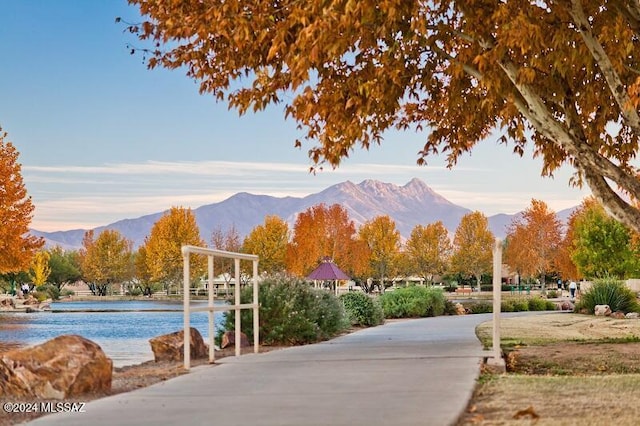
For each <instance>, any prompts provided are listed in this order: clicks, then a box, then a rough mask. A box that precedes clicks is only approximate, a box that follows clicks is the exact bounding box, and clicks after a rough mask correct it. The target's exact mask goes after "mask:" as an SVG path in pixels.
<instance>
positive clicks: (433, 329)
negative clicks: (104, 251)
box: [30, 314, 491, 426]
mask: <svg viewBox="0 0 640 426" xmlns="http://www.w3.org/2000/svg"><path fill="white" fill-rule="evenodd" d="M488 320H491V315H490V314H484V315H464V316H447V317H435V318H424V319H416V320H407V321H395V322H388V323H387V324H385V325H383V326H379V327H374V328H370V329H365V330H361V331H358V332H355V333H352V334H349V335H345V336H342V337H339V338H337V339H333V340H330V341H327V342H323V343H318V344H314V345H307V346H300V347H293V348H288V349H284V350H278V351H272V352H268V353H263V354H251V355H243V356H241V357H238V358H234V357H229V358H223V359H221V360H219V361H218V362H217V363H218V365H217V366H208V365H207V366H200V367H195V368H192V369H191V372H190V373H189V374H186V375H183V376H180V377H177V378H175V379H171V380H168V381H166V382H163V383H159V384H156V385H153V386H150V387H147V388H143V389H139V390H136V391H133V392H129V393H123V394H118V395H114V396H111V397H107V398H103V399H99V400H96V401H92V402H90V403H88V404H87V405H86V406H85V407H84V410H85V412H84V413H59V414H53V415H49V416H45V417H41V418H39V419H37V420H35V421H34V422H32V423H30V424H34V425H36V424H37V425H65V426H71V425H87V424H90V425H92V426H95V425H177V424H181V423H182V424H185V425H187V424H188V425H211V424H214V425H225V426H229V425H238V426H240V425H242V426H245V425H277V426H284V425H292V426H294V425H295V426H305V425H318V426H321V425H363V426H364V425H367V426H375V425H380V426H382V425H384V426H386V425H398V426H399V425H428V426H439V425H443V426H444V425H451V424H454V423H455V422H456V421H457V419H458V416H459V415H460V414H461V413H462V411H463V410H464V409H465V407H466V405H467V403H468V401H469V399H470V397H471V393H472V391H473V388H474V386H475V380H476V378H477V377H478V374H479V370H480V368H479V366H480V363H481V361H482V358H483V357H485V356H487V355H488V352H483V350H482V346H481V344H480V342H479V341H478V339H477V338H476V335H475V327H476V325H478V324H480V323H481V322H484V321H488Z"/></svg>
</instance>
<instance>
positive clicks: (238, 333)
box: [234, 259, 242, 356]
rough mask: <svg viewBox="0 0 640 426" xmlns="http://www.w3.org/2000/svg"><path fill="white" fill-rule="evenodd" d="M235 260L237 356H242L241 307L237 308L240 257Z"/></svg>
mask: <svg viewBox="0 0 640 426" xmlns="http://www.w3.org/2000/svg"><path fill="white" fill-rule="evenodd" d="M234 260H235V275H236V277H235V281H236V303H235V304H236V345H235V346H236V356H240V354H241V352H240V346H241V343H242V342H241V341H240V330H241V328H240V309H237V307H238V306H240V259H234Z"/></svg>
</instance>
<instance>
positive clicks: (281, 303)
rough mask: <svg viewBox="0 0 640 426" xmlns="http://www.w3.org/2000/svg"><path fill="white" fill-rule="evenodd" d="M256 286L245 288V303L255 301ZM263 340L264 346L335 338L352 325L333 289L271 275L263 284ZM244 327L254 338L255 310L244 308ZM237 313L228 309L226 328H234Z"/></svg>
mask: <svg viewBox="0 0 640 426" xmlns="http://www.w3.org/2000/svg"><path fill="white" fill-rule="evenodd" d="M252 298H253V289H252V287H251V286H247V287H246V288H243V289H242V291H241V294H240V299H241V303H251V301H252ZM258 300H259V303H260V315H259V321H260V330H259V331H260V341H261V343H262V344H264V345H300V344H306V343H313V342H319V341H322V340H326V339H329V338H331V337H334V336H335V335H337V334H338V333H339V332H341V331H343V330H344V329H346V328H347V327H348V325H349V323H348V320H347V317H346V315H345V312H344V307H343V305H342V302H340V300H339V299H338V298H337V297H336V296H335V295H333V294H332V293H330V292H327V291H325V290H319V289H314V288H312V287H311V286H310V285H309V284H308V283H306V282H304V281H301V280H297V279H291V278H283V277H274V278H267V279H265V280H264V281H262V282H261V283H260V290H259V293H258ZM240 322H241V329H242V332H243V333H245V334H246V335H247V337H248V338H249V341H251V340H252V339H253V333H252V329H253V310H243V311H241V320H240ZM234 327H235V313H234V312H233V311H228V312H225V313H224V315H223V327H222V329H221V330H218V333H217V336H216V339H217V340H218V342H219V339H220V337H221V335H222V333H223V332H224V331H230V330H234Z"/></svg>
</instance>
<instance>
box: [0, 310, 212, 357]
mask: <svg viewBox="0 0 640 426" xmlns="http://www.w3.org/2000/svg"><path fill="white" fill-rule="evenodd" d="M206 303H207V302H206V301H202V302H198V301H192V303H191V306H206ZM215 303H216V304H224V302H222V301H216V302H215ZM207 318H208V315H207V313H206V312H196V313H193V314H191V316H190V322H191V326H192V327H195V328H196V329H198V331H199V332H200V334H202V337H203V338H204V339H205V341H206V340H207V339H208V335H209V333H208V331H209V327H208V320H207ZM214 318H215V323H216V328H218V327H220V325H221V322H222V313H221V312H216V313H215V317H214ZM182 328H183V313H182V302H169V301H152V300H150V301H96V302H93V301H91V302H54V303H52V304H51V312H37V313H0V341H2V342H11V343H18V344H21V345H33V344H39V343H43V342H45V341H47V340H50V339H52V338H54V337H57V336H60V335H63V334H78V335H80V336H83V337H85V338H87V339H89V340H91V341H93V342H95V343H97V344H99V345H100V347H102V350H103V351H104V352H105V353H106V354H107V356H108V357H109V358H111V359H112V360H113V365H114V366H115V367H121V366H125V365H133V364H139V363H141V362H145V361H150V360H153V352H152V351H151V345H150V344H149V339H151V338H153V337H156V336H160V335H162V334H167V333H172V332H174V331H179V330H182Z"/></svg>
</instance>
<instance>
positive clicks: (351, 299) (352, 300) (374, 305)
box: [340, 291, 384, 327]
mask: <svg viewBox="0 0 640 426" xmlns="http://www.w3.org/2000/svg"><path fill="white" fill-rule="evenodd" d="M340 300H341V301H342V304H343V305H344V309H345V313H346V314H347V318H348V319H349V322H350V323H351V325H362V326H365V327H371V326H375V325H379V324H382V323H383V322H384V314H383V312H382V306H380V302H379V300H378V299H374V298H372V297H371V296H369V295H367V294H365V293H362V292H359V291H351V292H349V293H344V294H342V295H341V296H340Z"/></svg>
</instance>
